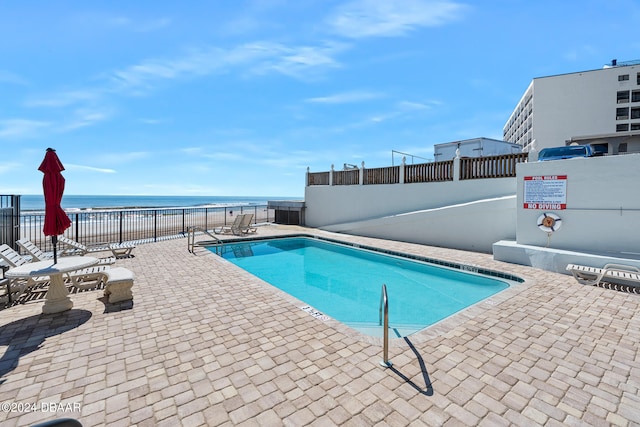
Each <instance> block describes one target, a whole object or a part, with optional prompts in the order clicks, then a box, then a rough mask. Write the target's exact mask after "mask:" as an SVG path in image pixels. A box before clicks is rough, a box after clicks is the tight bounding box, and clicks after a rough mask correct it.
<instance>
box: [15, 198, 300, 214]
mask: <svg viewBox="0 0 640 427" xmlns="http://www.w3.org/2000/svg"><path fill="white" fill-rule="evenodd" d="M300 199H302V198H300V197H289V196H144V195H88V194H86V195H74V194H68V195H67V194H65V195H64V196H63V197H62V203H61V206H62V209H64V210H90V209H144V208H173V207H177V208H183V207H205V206H213V207H215V206H225V205H227V206H241V205H259V204H266V203H267V202H268V201H269V200H300ZM20 200H21V201H20V210H22V211H41V210H44V196H43V195H42V194H36V195H33V194H24V195H21V197H20Z"/></svg>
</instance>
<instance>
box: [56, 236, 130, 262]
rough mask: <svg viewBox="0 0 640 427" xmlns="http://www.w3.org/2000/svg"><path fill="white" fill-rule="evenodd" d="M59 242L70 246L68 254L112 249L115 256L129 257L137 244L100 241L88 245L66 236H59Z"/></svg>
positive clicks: (82, 253) (83, 253) (91, 252)
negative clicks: (93, 244) (96, 243)
mask: <svg viewBox="0 0 640 427" xmlns="http://www.w3.org/2000/svg"><path fill="white" fill-rule="evenodd" d="M58 242H60V243H62V244H64V245H66V246H68V247H70V249H67V250H66V254H75V255H86V254H94V253H96V252H104V251H111V253H112V254H113V256H114V257H115V258H128V257H130V256H132V255H131V251H133V250H134V249H135V245H132V244H129V243H100V244H98V245H95V246H86V245H83V244H82V243H79V242H76V241H75V240H71V239H69V238H68V237H65V236H59V237H58Z"/></svg>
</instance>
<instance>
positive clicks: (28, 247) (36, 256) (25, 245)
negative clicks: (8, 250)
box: [16, 238, 53, 261]
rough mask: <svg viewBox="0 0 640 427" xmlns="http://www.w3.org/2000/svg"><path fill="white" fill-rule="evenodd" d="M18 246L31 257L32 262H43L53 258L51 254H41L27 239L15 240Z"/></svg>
mask: <svg viewBox="0 0 640 427" xmlns="http://www.w3.org/2000/svg"><path fill="white" fill-rule="evenodd" d="M16 243H17V244H18V246H20V247H21V248H22V249H24V250H25V251H26V252H27V253H28V254H29V255H31V259H32V260H33V261H44V260H46V259H51V258H53V252H46V253H45V252H42V250H41V249H40V248H39V247H37V246H36V245H35V243H33V242H32V241H31V240H29V239H27V238H23V239H20V240H16Z"/></svg>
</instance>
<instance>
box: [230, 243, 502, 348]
mask: <svg viewBox="0 0 640 427" xmlns="http://www.w3.org/2000/svg"><path fill="white" fill-rule="evenodd" d="M222 256H223V257H224V258H225V259H227V260H228V261H230V262H232V263H234V264H236V265H237V266H239V267H241V268H243V269H244V270H246V271H248V272H250V273H252V274H253V275H255V276H257V277H259V278H261V279H262V280H264V281H266V282H268V283H270V284H272V285H273V286H275V287H277V288H279V289H281V290H283V291H285V292H287V293H288V294H290V295H293V296H294V297H296V298H298V299H299V300H301V301H304V302H305V303H306V304H309V305H310V306H313V308H315V309H316V310H318V311H321V312H323V313H324V314H326V315H328V316H330V317H332V318H334V319H336V320H338V321H340V322H342V323H344V324H346V325H348V326H350V327H352V328H355V329H357V330H360V331H361V332H363V333H366V334H369V335H380V333H381V327H379V326H378V320H379V308H380V294H381V288H382V284H386V286H387V293H388V298H389V326H390V328H391V329H392V330H393V331H394V332H395V334H396V335H397V336H406V335H409V334H411V333H413V332H416V331H418V330H420V329H423V328H425V327H427V326H429V325H432V324H434V323H436V322H438V321H439V320H441V319H444V318H445V317H448V316H450V315H451V314H453V313H456V312H457V311H460V310H462V309H464V308H466V307H468V306H470V305H472V304H474V303H476V302H478V301H481V300H483V299H485V298H487V297H489V296H491V295H493V294H495V293H497V292H500V291H502V290H503V289H506V288H508V287H509V284H508V283H507V282H506V281H502V280H499V279H496V278H493V277H487V276H481V275H476V274H470V273H466V272H463V271H460V270H454V269H449V268H443V267H439V266H435V265H430V264H426V263H423V262H418V261H414V260H412V259H408V258H401V257H397V256H391V255H387V254H384V253H378V252H373V251H368V250H362V249H358V248H354V247H352V246H346V245H340V244H335V243H331V242H326V241H322V240H318V239H313V238H306V237H293V238H278V239H266V240H258V241H244V242H237V243H226V244H225V245H224V246H223V249H222Z"/></svg>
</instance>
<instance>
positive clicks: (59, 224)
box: [38, 148, 71, 263]
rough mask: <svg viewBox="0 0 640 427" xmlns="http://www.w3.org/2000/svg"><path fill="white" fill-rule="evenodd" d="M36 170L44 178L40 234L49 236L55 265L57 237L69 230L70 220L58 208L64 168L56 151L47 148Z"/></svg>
mask: <svg viewBox="0 0 640 427" xmlns="http://www.w3.org/2000/svg"><path fill="white" fill-rule="evenodd" d="M38 170H39V171H41V172H43V173H44V178H42V188H43V190H44V227H43V229H42V232H43V233H44V235H45V236H51V243H53V262H54V263H57V262H58V250H57V246H58V235H60V234H62V233H64V230H66V229H67V228H69V226H70V225H71V220H70V219H69V217H68V216H67V214H66V213H65V212H64V211H63V210H62V207H61V206H60V203H61V202H62V194H63V193H64V177H63V176H62V174H61V173H60V172H62V171H63V170H64V166H62V163H61V162H60V159H59V158H58V155H57V154H56V150H54V149H53V148H47V153H46V154H45V155H44V160H43V161H42V164H41V165H40V167H39V168H38Z"/></svg>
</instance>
